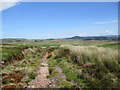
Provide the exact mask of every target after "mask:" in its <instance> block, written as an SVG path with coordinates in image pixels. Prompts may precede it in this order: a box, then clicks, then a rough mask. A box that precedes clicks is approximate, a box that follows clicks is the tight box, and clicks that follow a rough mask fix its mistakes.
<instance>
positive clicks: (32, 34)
mask: <svg viewBox="0 0 120 90" xmlns="http://www.w3.org/2000/svg"><path fill="white" fill-rule="evenodd" d="M2 19H3V22H2V27H3V29H2V31H3V34H2V38H27V39H35V38H36V39H45V38H64V37H72V36H99V35H114V34H117V33H118V3H117V2H96V3H95V2H56V3H55V2H45V3H44V2H20V3H19V4H17V5H15V6H13V7H11V8H8V9H6V10H3V11H2Z"/></svg>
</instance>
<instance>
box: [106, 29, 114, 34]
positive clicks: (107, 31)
mask: <svg viewBox="0 0 120 90" xmlns="http://www.w3.org/2000/svg"><path fill="white" fill-rule="evenodd" d="M105 32H106V33H109V34H112V33H113V32H112V31H111V30H106V31H105Z"/></svg>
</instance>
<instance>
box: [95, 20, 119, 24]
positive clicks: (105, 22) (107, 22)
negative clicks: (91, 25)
mask: <svg viewBox="0 0 120 90" xmlns="http://www.w3.org/2000/svg"><path fill="white" fill-rule="evenodd" d="M117 22H118V20H112V21H102V22H96V23H95V24H109V23H117Z"/></svg>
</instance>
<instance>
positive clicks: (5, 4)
mask: <svg viewBox="0 0 120 90" xmlns="http://www.w3.org/2000/svg"><path fill="white" fill-rule="evenodd" d="M20 1H21V0H1V2H0V11H3V10H6V9H8V8H10V7H13V6H15V5H16V4H18V2H20Z"/></svg>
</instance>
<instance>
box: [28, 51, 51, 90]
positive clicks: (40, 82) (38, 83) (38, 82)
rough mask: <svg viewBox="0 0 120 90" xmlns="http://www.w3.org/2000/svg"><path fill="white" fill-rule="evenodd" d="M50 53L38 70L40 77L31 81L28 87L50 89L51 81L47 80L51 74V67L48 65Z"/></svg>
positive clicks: (46, 55) (44, 57) (45, 56)
mask: <svg viewBox="0 0 120 90" xmlns="http://www.w3.org/2000/svg"><path fill="white" fill-rule="evenodd" d="M47 57H48V53H46V54H45V55H44V56H43V58H42V60H41V65H40V67H39V70H38V75H37V76H36V78H35V79H34V80H33V81H31V82H30V83H29V85H28V88H48V87H49V79H48V78H46V77H47V75H48V74H49V67H48V64H47Z"/></svg>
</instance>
